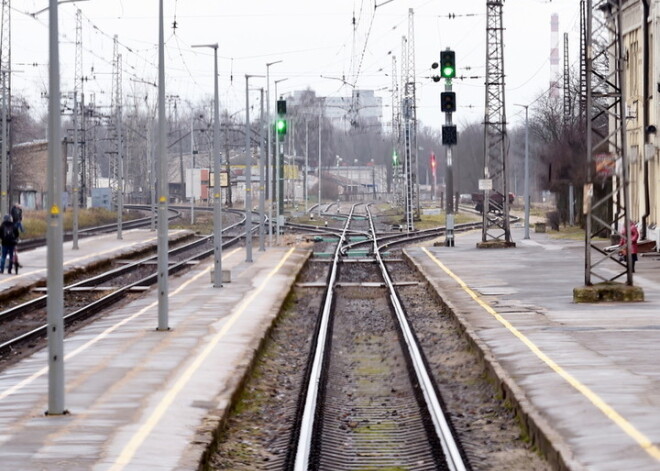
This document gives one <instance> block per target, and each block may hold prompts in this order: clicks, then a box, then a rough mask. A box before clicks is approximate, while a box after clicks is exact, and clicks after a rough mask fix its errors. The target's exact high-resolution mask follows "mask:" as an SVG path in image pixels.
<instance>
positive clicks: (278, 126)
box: [275, 119, 286, 136]
mask: <svg viewBox="0 0 660 471" xmlns="http://www.w3.org/2000/svg"><path fill="white" fill-rule="evenodd" d="M275 130H276V131H277V134H279V135H281V136H283V135H285V134H286V119H278V120H277V121H275Z"/></svg>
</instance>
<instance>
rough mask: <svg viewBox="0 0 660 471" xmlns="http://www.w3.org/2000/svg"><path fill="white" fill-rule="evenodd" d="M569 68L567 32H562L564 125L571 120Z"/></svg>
mask: <svg viewBox="0 0 660 471" xmlns="http://www.w3.org/2000/svg"><path fill="white" fill-rule="evenodd" d="M570 79H571V68H570V65H569V63H568V33H564V126H568V125H569V124H570V122H571V114H572V113H571V80H570Z"/></svg>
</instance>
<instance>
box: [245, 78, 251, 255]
mask: <svg viewBox="0 0 660 471" xmlns="http://www.w3.org/2000/svg"><path fill="white" fill-rule="evenodd" d="M249 83H250V75H247V74H246V75H245V261H246V262H252V152H250V137H251V136H250V88H249Z"/></svg>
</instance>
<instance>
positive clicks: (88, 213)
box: [23, 208, 141, 238]
mask: <svg viewBox="0 0 660 471" xmlns="http://www.w3.org/2000/svg"><path fill="white" fill-rule="evenodd" d="M140 216H141V215H140V213H139V212H136V211H126V212H125V213H124V220H131V219H136V218H139V217H140ZM47 217H48V214H47V213H46V211H23V227H24V228H25V234H24V237H25V238H42V237H46V232H47V230H48V225H47ZM116 221H117V213H116V212H114V211H109V210H107V209H104V208H89V209H80V210H79V212H78V227H79V228H80V229H83V228H86V227H93V226H100V225H103V224H111V223H113V222H116ZM62 222H63V225H64V230H65V231H72V230H73V211H72V210H68V211H65V212H64V217H63V218H62Z"/></svg>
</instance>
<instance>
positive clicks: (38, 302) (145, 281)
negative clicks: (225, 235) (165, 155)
mask: <svg viewBox="0 0 660 471" xmlns="http://www.w3.org/2000/svg"><path fill="white" fill-rule="evenodd" d="M244 222H245V221H244V220H243V221H239V222H237V223H235V224H232V225H231V226H227V227H226V228H224V229H223V232H224V231H228V230H231V229H234V228H235V227H237V226H239V225H241V224H243V223H244ZM211 237H213V236H206V237H204V238H202V239H198V240H196V241H194V242H192V243H190V244H186V245H185V246H183V247H176V248H174V249H172V250H171V251H170V252H169V253H170V254H177V253H180V252H182V251H184V250H187V249H190V248H193V247H195V246H197V245H203V244H204V243H206V242H207V241H208V240H209V239H210V238H211ZM242 237H243V235H242V234H241V235H237V236H235V237H233V238H231V239H225V240H223V248H225V247H230V246H232V245H234V244H235V243H237V242H238V241H240V240H241V239H242ZM212 253H213V249H209V250H206V251H202V252H200V253H198V254H195V255H193V256H191V257H188V258H186V259H185V260H182V261H180V262H176V263H172V264H171V265H170V266H169V267H168V274H173V273H176V272H178V271H180V270H182V269H183V268H185V267H186V266H188V264H189V263H190V262H191V261H195V260H201V259H203V258H206V257H208V256H210V255H211V254H212ZM155 257H156V256H152V257H148V258H145V259H142V260H139V261H136V262H133V263H130V264H128V265H126V266H124V267H119V268H117V269H115V270H111V271H110V272H106V273H102V274H101V275H98V276H96V277H92V278H89V279H86V280H82V281H80V282H78V283H74V284H72V285H69V286H67V287H65V288H64V291H65V292H67V291H73V290H74V289H75V288H77V287H84V286H86V285H91V284H94V283H100V282H102V281H103V280H105V279H108V278H110V277H116V276H118V275H120V274H122V272H128V271H130V270H132V269H135V268H136V267H138V266H140V265H144V264H145V263H147V262H149V261H150V260H153V259H154V258H155ZM110 274H112V275H110ZM157 276H158V274H157V273H153V274H151V275H148V276H146V277H144V278H142V279H141V280H138V281H136V282H133V283H130V284H129V285H126V286H123V287H118V288H117V289H116V290H114V291H112V292H111V293H109V294H107V295H106V296H103V297H102V298H99V299H98V300H96V301H94V302H93V303H90V304H89V305H87V306H85V307H83V308H81V309H79V310H77V311H75V312H72V313H70V314H68V315H66V316H64V321H65V325H70V324H71V323H72V322H74V321H76V320H78V319H81V318H86V317H89V316H90V315H92V314H95V313H96V312H99V311H100V310H101V309H103V308H105V307H107V306H109V305H111V304H113V303H115V302H116V301H117V300H118V299H120V298H121V297H123V296H125V295H126V294H128V293H129V292H130V291H131V290H133V289H134V288H137V287H148V286H151V285H153V284H155V283H156V281H157ZM46 299H47V296H46V295H44V296H40V297H39V298H36V299H33V300H31V301H28V302H26V303H23V304H21V305H18V306H15V307H13V308H11V309H8V310H6V311H3V312H2V313H0V320H2V321H10V320H11V319H12V318H13V317H17V316H18V315H20V314H21V313H22V312H24V311H26V310H28V311H30V310H34V309H40V308H43V307H44V306H45V304H46ZM46 328H47V326H46V325H43V326H41V327H37V328H36V329H33V330H32V331H30V332H27V333H25V334H22V335H20V336H18V337H15V338H14V339H11V340H8V341H7V342H4V343H2V344H0V354H2V353H5V352H6V351H8V350H11V349H12V348H13V347H14V346H15V345H17V344H19V343H21V342H24V341H26V340H31V339H33V338H38V337H41V336H43V335H44V334H45V333H46Z"/></svg>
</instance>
